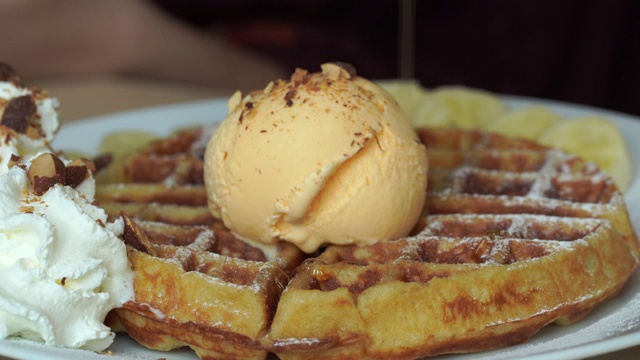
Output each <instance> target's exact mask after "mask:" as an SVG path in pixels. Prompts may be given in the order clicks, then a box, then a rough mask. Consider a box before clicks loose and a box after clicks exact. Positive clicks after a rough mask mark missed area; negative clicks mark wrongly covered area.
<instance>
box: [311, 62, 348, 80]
mask: <svg viewBox="0 0 640 360" xmlns="http://www.w3.org/2000/svg"><path fill="white" fill-rule="evenodd" d="M320 67H321V68H322V73H323V74H324V75H325V76H326V77H327V78H328V79H330V80H338V79H340V78H344V79H351V78H352V77H355V76H356V69H355V68H354V67H353V66H352V65H351V64H348V63H344V62H333V63H326V64H322V65H321V66H320Z"/></svg>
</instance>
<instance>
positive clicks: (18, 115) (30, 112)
mask: <svg viewBox="0 0 640 360" xmlns="http://www.w3.org/2000/svg"><path fill="white" fill-rule="evenodd" d="M37 109H38V108H37V106H36V103H35V102H34V101H33V99H32V98H31V96H29V95H24V96H20V97H17V98H13V99H11V101H9V104H8V105H7V107H6V109H5V110H4V113H3V114H2V119H1V120H0V124H2V125H5V126H7V127H9V128H11V129H14V130H15V131H16V132H18V133H20V134H24V133H26V132H27V129H28V128H29V125H30V124H31V121H32V119H33V118H34V117H35V115H36V111H37Z"/></svg>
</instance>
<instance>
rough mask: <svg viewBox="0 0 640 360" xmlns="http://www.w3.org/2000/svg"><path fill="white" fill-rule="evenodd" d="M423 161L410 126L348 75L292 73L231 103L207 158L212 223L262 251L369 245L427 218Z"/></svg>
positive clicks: (372, 89)
mask: <svg viewBox="0 0 640 360" xmlns="http://www.w3.org/2000/svg"><path fill="white" fill-rule="evenodd" d="M427 168H428V166H427V157H426V150H425V148H424V146H423V145H422V144H421V143H420V141H419V140H418V138H417V136H416V133H415V131H414V129H413V127H412V125H411V121H410V119H409V118H408V117H407V115H406V114H405V113H404V112H403V110H402V109H401V108H400V107H399V106H398V104H397V102H396V101H395V100H394V99H393V98H392V97H391V96H390V95H389V94H387V93H386V92H385V91H384V90H383V89H382V88H380V87H379V86H377V85H376V84H374V83H372V82H370V81H368V80H366V79H364V78H362V77H359V76H357V75H355V72H354V71H351V69H350V68H349V67H343V66H340V65H338V64H324V65H323V66H322V72H319V73H307V72H306V71H304V70H300V69H298V70H296V72H295V73H294V74H293V75H292V77H291V79H290V81H281V80H278V81H276V82H274V83H270V84H269V85H268V86H267V87H266V88H265V89H264V91H259V92H254V93H252V94H250V95H248V96H246V97H244V98H242V99H241V95H240V94H239V93H236V94H235V95H234V96H233V97H232V98H231V99H230V100H229V113H228V115H227V117H226V118H225V119H224V121H222V123H221V124H220V125H219V126H218V128H217V129H216V131H215V132H214V134H213V136H212V137H211V139H210V141H209V144H208V146H207V151H206V153H205V181H206V186H207V191H208V197H209V206H210V208H211V211H212V212H213V214H214V216H216V217H219V218H221V219H222V220H223V221H224V224H225V225H226V226H227V227H228V228H229V229H230V230H231V231H232V232H233V233H234V234H236V235H237V236H239V237H240V238H242V239H244V240H247V241H252V242H254V243H258V244H274V243H276V242H277V241H279V240H286V241H289V242H292V243H294V244H296V245H298V246H299V247H300V248H301V249H302V250H304V251H306V252H312V251H314V250H316V249H317V248H318V247H319V246H321V245H322V244H325V243H332V244H352V243H355V244H368V243H372V242H376V241H381V240H388V239H393V238H398V237H401V236H404V235H406V234H407V233H408V232H409V231H410V230H411V228H412V227H413V225H414V224H415V222H416V221H417V219H418V217H419V216H420V214H421V211H422V208H423V205H424V202H425V198H426V188H427Z"/></svg>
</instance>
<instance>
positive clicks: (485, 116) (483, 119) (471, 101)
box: [413, 86, 504, 129]
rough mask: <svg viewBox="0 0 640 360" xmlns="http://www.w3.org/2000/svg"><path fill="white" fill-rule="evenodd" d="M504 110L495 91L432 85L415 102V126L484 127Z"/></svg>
mask: <svg viewBox="0 0 640 360" xmlns="http://www.w3.org/2000/svg"><path fill="white" fill-rule="evenodd" d="M503 112H504V104H503V103H502V102H501V101H500V99H499V98H498V97H497V96H495V95H494V94H492V93H490V92H488V91H484V90H479V89H473V88H468V87H464V86H443V87H439V88H436V89H434V90H433V91H432V92H430V93H429V94H428V95H427V96H426V97H425V99H424V101H423V103H422V104H421V105H419V106H418V108H417V109H416V112H415V115H414V119H413V121H414V125H415V126H427V127H460V128H464V129H473V128H481V127H484V126H485V125H486V124H487V123H489V122H490V121H491V120H493V119H495V118H497V117H498V116H500V115H501V114H502V113H503Z"/></svg>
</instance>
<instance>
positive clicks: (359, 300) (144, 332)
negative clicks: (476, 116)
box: [96, 129, 639, 359]
mask: <svg viewBox="0 0 640 360" xmlns="http://www.w3.org/2000/svg"><path fill="white" fill-rule="evenodd" d="M418 134H419V136H420V138H421V140H422V141H423V142H424V143H425V144H426V145H427V148H428V152H429V162H430V171H429V189H428V199H427V205H426V207H425V209H424V213H423V216H422V217H421V219H420V220H419V221H418V223H417V224H416V227H415V229H414V230H413V232H412V234H411V235H410V236H408V237H406V238H403V239H398V240H394V241H388V242H382V243H378V244H374V245H369V246H329V247H327V248H326V249H324V250H323V251H321V252H319V253H318V254H314V257H311V258H308V259H306V260H304V261H303V255H302V254H301V253H300V252H298V251H297V250H296V249H294V248H292V247H291V246H288V245H287V244H281V247H280V250H279V253H278V257H276V260H274V261H266V258H264V254H262V253H261V252H260V251H259V250H257V249H253V248H251V247H249V246H248V245H246V244H244V243H242V242H240V241H239V240H237V239H235V238H234V237H233V236H232V235H231V234H229V232H228V231H227V230H226V229H224V227H223V226H222V224H221V223H220V222H219V221H218V220H216V219H213V218H211V217H210V215H209V218H207V219H206V220H203V222H202V223H201V224H195V223H189V221H185V220H184V218H188V217H189V216H187V215H184V214H185V211H186V210H187V209H190V210H191V211H193V210H194V209H200V208H206V205H204V203H200V202H193V200H194V199H196V198H198V197H199V196H204V195H198V196H195V195H190V196H187V197H186V198H187V199H189V201H184V197H182V196H169V195H166V193H164V192H163V191H162V190H161V189H163V188H164V189H169V190H170V191H176V190H178V189H182V190H185V191H187V190H188V191H192V190H194V189H198V191H203V190H202V188H201V187H202V185H201V184H199V183H197V180H194V179H201V176H197V175H196V176H194V174H195V173H196V172H197V171H195V170H194V171H192V170H185V169H186V168H188V167H189V166H183V167H181V166H179V165H177V164H174V163H172V161H170V159H173V161H174V162H178V163H184V162H185V160H184V158H185V157H184V156H183V155H184V149H186V148H182V150H180V151H176V152H175V153H171V152H166V151H165V152H164V153H162V154H159V153H155V155H154V151H151V149H152V148H153V146H156V147H158V146H159V145H158V144H155V145H153V146H151V147H149V148H147V149H146V150H143V151H141V152H140V153H139V154H137V155H140V154H145V156H147V157H157V156H160V157H162V158H163V159H162V161H161V162H158V163H157V164H159V163H162V164H165V166H168V167H170V168H172V169H181V170H180V172H179V174H190V175H189V176H184V175H180V176H177V177H176V176H174V175H175V174H176V173H177V172H171V171H166V172H165V174H166V177H165V178H153V179H144V180H143V181H142V182H143V183H135V182H140V179H139V178H137V177H136V178H135V180H134V179H133V178H131V177H130V178H126V179H124V181H134V182H133V183H119V184H108V183H102V184H99V186H98V194H97V196H96V197H97V198H98V199H100V201H101V204H105V203H106V204H110V205H109V207H110V209H111V210H108V211H109V213H110V214H112V216H121V215H119V211H120V209H121V208H125V207H127V206H129V207H130V208H131V209H130V210H131V212H130V213H129V211H130V210H126V209H125V212H127V213H128V214H129V216H131V217H132V220H129V221H127V223H128V224H130V225H129V227H130V228H131V229H132V230H131V231H129V232H128V233H134V234H136V235H135V236H129V237H125V240H126V241H127V243H128V244H129V245H130V246H129V256H130V258H131V259H132V263H133V265H134V272H135V274H136V275H135V276H136V283H135V289H136V301H135V303H129V304H126V305H125V307H124V308H123V309H119V310H116V311H114V312H113V313H112V315H111V316H110V319H112V321H113V319H115V321H113V323H114V324H115V325H116V328H117V329H124V330H126V331H127V332H129V334H131V336H132V337H134V338H135V339H137V340H138V341H139V342H141V343H142V344H143V345H146V346H149V347H152V348H156V349H161V350H167V349H170V348H175V347H178V346H182V345H188V346H190V347H192V348H194V349H195V351H196V352H197V353H198V355H199V356H200V357H202V358H264V357H265V356H267V354H268V353H274V354H276V355H277V356H278V357H279V358H281V359H302V358H305V359H307V358H314V359H358V358H371V359H414V358H420V357H425V356H433V355H438V354H445V353H462V352H472V351H482V350H487V349H493V348H499V347H504V346H509V345H513V344H518V343H522V342H525V341H527V340H528V339H529V338H530V337H531V336H533V335H534V334H535V333H536V332H538V331H539V330H540V329H541V328H542V327H544V326H546V325H547V324H550V323H553V322H555V323H558V324H569V323H572V322H575V321H577V320H580V319H581V318H583V317H584V316H586V315H587V314H588V313H589V312H590V311H591V310H592V309H593V308H594V307H596V306H597V305H598V304H600V303H602V302H603V301H605V300H606V299H608V298H610V297H612V296H615V295H616V294H617V293H618V292H619V291H620V290H621V289H622V287H623V286H624V284H625V283H626V282H627V281H628V279H629V278H630V277H631V276H632V275H633V274H634V272H635V269H636V267H637V264H638V259H639V250H638V242H637V240H638V239H637V237H636V235H635V233H634V231H633V228H632V225H631V223H630V220H629V217H628V213H627V211H626V208H625V205H624V202H623V198H622V195H621V194H620V192H619V191H618V189H617V188H616V187H615V185H614V183H613V182H612V181H611V180H610V178H609V177H608V176H606V175H605V174H603V173H602V172H601V171H600V170H599V169H598V168H597V167H596V166H595V165H593V164H591V163H588V162H585V161H583V160H581V159H579V158H577V157H575V156H571V155H568V154H566V153H563V152H561V151H558V150H554V149H549V148H546V147H543V146H541V145H538V144H536V143H534V142H530V141H527V140H522V139H510V138H505V137H502V136H498V135H494V134H488V133H482V132H478V131H468V130H460V129H439V130H435V129H419V130H418ZM192 135H193V134H192ZM180 136H183V135H180V134H177V135H175V136H174V138H171V139H167V140H164V142H165V144H168V143H171V142H172V141H173V142H175V141H176V139H175V137H180ZM195 138H197V136H192V139H195ZM193 141H195V140H193ZM180 154H182V155H180ZM177 155H179V156H177ZM187 157H191V159H190V160H187V162H189V163H193V162H192V160H193V159H194V158H195V159H198V158H199V155H196V154H194V153H193V152H191V154H190V155H189V156H187ZM138 159H140V157H138ZM154 161H159V160H158V159H154ZM196 162H197V161H196ZM130 163H131V162H129V164H130ZM166 164H171V165H166ZM196 166H197V165H196ZM136 167H137V168H139V167H140V166H136ZM123 168H126V165H125V166H123ZM120 172H121V173H127V171H120ZM127 176H130V175H127ZM177 178H178V180H176V179H177ZM184 179H190V180H184ZM116 188H118V189H119V191H118V192H115V193H114V192H111V191H112V190H114V189H116ZM136 189H137V190H136ZM143 189H148V190H143ZM159 189H160V190H159ZM169 190H167V191H169ZM188 191H187V192H188ZM114 194H116V195H114ZM149 194H151V195H149ZM168 198H171V199H172V200H167V199H168ZM176 199H178V200H176ZM140 209H142V210H140ZM150 209H151V210H153V209H155V210H153V211H151V210H150ZM157 209H164V210H163V211H165V213H166V214H172V215H171V216H168V217H167V216H165V217H162V221H163V222H169V223H179V224H180V225H166V224H165V225H160V223H159V222H158V221H159V218H160V216H158V215H157V214H158V213H159V212H160V211H156V210H157ZM203 213H204V211H203ZM150 214H151V215H150ZM176 219H177V220H176ZM178 229H183V230H178ZM186 229H190V230H188V231H195V230H193V229H204V230H203V231H205V233H207V234H208V235H197V236H196V235H193V234H192V235H189V236H187V235H182V233H181V232H180V231H187V230H186ZM195 233H198V232H197V231H195ZM199 236H200V237H199ZM201 237H204V238H206V239H208V240H202V238H201ZM127 238H128V240H127ZM167 239H170V240H167ZM183 239H188V240H186V241H185V240H183ZM191 239H198V240H193V241H192V240H191ZM215 239H227V240H228V241H227V244H233V246H232V247H231V248H233V249H236V250H230V249H228V248H226V247H225V246H220V245H218V247H217V248H216V245H215V243H216V241H220V240H216V241H214V240H215ZM222 243H224V241H222ZM238 249H243V250H238ZM247 249H251V250H250V251H249V250H247ZM248 254H254V255H252V256H258V257H257V258H251V256H250V255H248ZM256 254H257V255H256ZM260 256H262V257H260ZM220 264H225V266H227V268H226V270H225V271H226V272H225V271H222V270H220V266H222V265H220ZM205 268H206V269H215V270H214V271H209V270H204V269H205ZM249 269H252V270H249ZM260 271H263V272H260ZM249 274H250V275H249ZM196 279H197V281H199V282H198V283H197V284H195V281H196ZM192 282H194V283H192ZM195 289H197V290H195ZM240 289H242V291H245V290H246V291H245V292H243V294H242V296H240V297H239V298H242V299H253V300H252V301H253V302H252V303H251V304H248V303H247V302H244V301H237V302H234V301H228V302H226V303H225V304H228V305H225V306H222V307H220V306H216V307H206V306H203V307H199V305H198V304H200V302H198V301H197V300H196V297H198V296H203V298H201V299H203V300H202V301H201V303H202V304H204V303H208V304H210V303H214V302H222V301H226V300H228V299H231V298H233V296H234V295H236V294H237V293H236V292H234V291H238V292H240V291H241V290H240ZM158 294H166V295H158ZM205 298H206V299H207V302H205V301H204V299H205ZM240 315H241V316H240ZM245 315H246V316H245ZM236 317H237V318H238V319H237V323H236V322H235V321H236V320H235V319H236ZM222 318H223V319H225V320H221V319H222ZM231 319H234V321H231Z"/></svg>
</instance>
